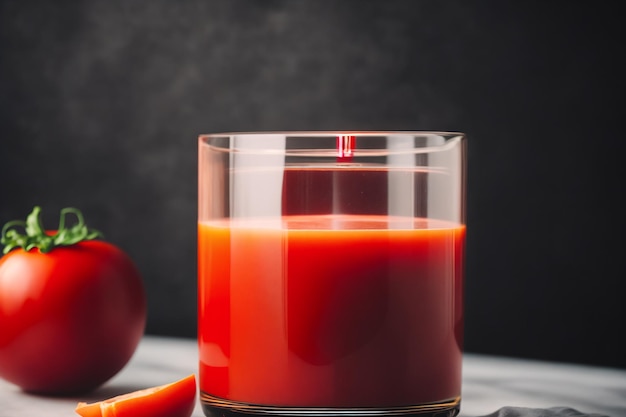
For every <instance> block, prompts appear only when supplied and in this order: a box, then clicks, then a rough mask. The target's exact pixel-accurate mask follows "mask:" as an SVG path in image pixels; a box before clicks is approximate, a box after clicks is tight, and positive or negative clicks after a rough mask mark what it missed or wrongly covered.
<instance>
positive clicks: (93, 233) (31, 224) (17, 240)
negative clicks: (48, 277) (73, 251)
mask: <svg viewBox="0 0 626 417" xmlns="http://www.w3.org/2000/svg"><path fill="white" fill-rule="evenodd" d="M68 214H73V215H74V216H75V217H76V220H77V222H76V224H74V225H73V226H71V227H66V225H65V223H66V217H67V215H68ZM16 227H21V228H23V229H24V233H19V232H18V230H17V229H16ZM97 238H102V233H100V232H99V231H97V230H93V229H89V228H88V227H87V225H86V224H85V220H84V218H83V214H82V213H81V212H80V210H78V209H75V208H73V207H67V208H64V209H63V210H61V218H60V219H59V227H58V228H57V231H56V233H55V234H52V235H50V234H48V233H46V230H45V229H44V227H43V224H42V223H41V207H39V206H35V207H34V208H33V211H32V212H31V213H30V214H29V215H28V217H26V221H25V222H24V221H20V220H14V221H10V222H8V223H6V224H5V225H4V227H3V228H2V237H1V238H0V243H1V244H2V245H4V250H3V253H4V254H7V253H9V252H10V251H12V250H13V249H17V248H22V249H24V250H25V251H29V250H31V249H34V248H38V249H39V251H40V252H41V253H47V252H50V251H51V250H52V249H54V248H56V247H58V246H71V245H75V244H76V243H78V242H82V241H84V240H92V239H97Z"/></svg>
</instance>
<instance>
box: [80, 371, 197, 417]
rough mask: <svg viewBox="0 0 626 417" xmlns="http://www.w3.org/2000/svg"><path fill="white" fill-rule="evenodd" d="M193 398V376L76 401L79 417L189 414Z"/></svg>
mask: <svg viewBox="0 0 626 417" xmlns="http://www.w3.org/2000/svg"><path fill="white" fill-rule="evenodd" d="M195 399H196V378H195V376H194V375H189V376H188V377H186V378H183V379H181V380H178V381H176V382H173V383H171V384H166V385H161V386H158V387H154V388H148V389H145V390H141V391H135V392H132V393H130V394H125V395H120V396H117V397H113V398H111V399H108V400H105V401H100V402H97V403H91V404H87V403H84V402H81V403H78V406H77V407H76V412H77V413H78V414H80V415H81V416H83V417H189V416H190V415H191V413H193V409H194V406H195Z"/></svg>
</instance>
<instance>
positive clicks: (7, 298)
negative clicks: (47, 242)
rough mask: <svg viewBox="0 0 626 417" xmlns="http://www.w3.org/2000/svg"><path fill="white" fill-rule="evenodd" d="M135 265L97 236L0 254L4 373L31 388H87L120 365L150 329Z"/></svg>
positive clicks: (52, 391)
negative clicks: (46, 248) (44, 249)
mask: <svg viewBox="0 0 626 417" xmlns="http://www.w3.org/2000/svg"><path fill="white" fill-rule="evenodd" d="M145 322H146V298H145V292H144V287H143V284H142V280H141V277H140V275H139V272H138V271H137V269H136V267H135V266H134V264H133V263H132V261H131V260H130V258H128V256H127V255H126V254H125V253H124V252H122V251H121V250H120V249H119V248H117V247H116V246H114V245H112V244H110V243H107V242H104V241H99V240H90V241H82V242H79V243H77V244H75V245H72V246H63V247H57V248H55V249H53V250H52V251H50V252H48V253H41V252H39V250H38V249H31V250H30V251H28V252H27V251H24V250H22V249H14V250H12V251H11V252H9V253H8V254H6V255H4V256H3V257H2V258H0V329H1V330H0V377H2V378H4V379H6V380H7V381H9V382H12V383H14V384H16V385H18V386H20V387H21V388H22V389H23V390H25V391H27V392H32V393H39V394H49V395H70V394H78V393H83V392H88V391H91V390H93V389H94V388H96V387H98V386H100V385H101V384H102V383H104V382H105V381H106V380H108V379H110V378H111V377H112V376H113V375H115V374H116V373H117V372H119V370H121V369H122V368H123V367H124V365H126V363H127V362H128V360H129V359H130V358H131V356H132V355H133V353H134V351H135V349H136V347H137V345H138V343H139V341H140V339H141V337H142V335H143V332H144V328H145Z"/></svg>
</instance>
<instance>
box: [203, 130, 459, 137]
mask: <svg viewBox="0 0 626 417" xmlns="http://www.w3.org/2000/svg"><path fill="white" fill-rule="evenodd" d="M269 135H276V136H288V137H318V136H319V137H332V136H362V137H367V136H374V137H380V136H394V135H397V136H443V137H455V136H461V137H467V135H466V134H465V133H463V132H459V131H453V130H450V131H446V130H276V131H273V130H270V131H240V132H238V131H233V132H215V133H201V134H199V135H198V138H200V139H203V138H204V139H208V138H224V137H233V136H250V137H252V136H269Z"/></svg>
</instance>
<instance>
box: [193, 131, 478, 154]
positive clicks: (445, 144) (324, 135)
mask: <svg viewBox="0 0 626 417" xmlns="http://www.w3.org/2000/svg"><path fill="white" fill-rule="evenodd" d="M271 136H275V137H283V138H285V139H289V140H298V139H307V138H309V139H315V138H319V139H331V138H337V140H339V139H340V138H350V137H352V138H354V139H355V141H356V143H358V141H359V139H364V140H367V139H368V138H372V139H375V138H376V139H382V138H390V137H394V136H395V137H402V138H413V139H417V138H440V139H442V140H443V141H442V142H441V143H436V144H433V143H425V144H422V145H416V144H415V143H414V144H413V145H409V146H402V147H398V148H393V147H388V146H379V147H375V148H369V147H359V146H358V145H356V146H355V145H354V142H352V144H351V145H350V146H351V149H350V152H351V155H352V156H354V157H366V156H369V157H377V156H386V155H406V154H426V153H435V152H442V151H447V150H450V149H452V148H454V147H456V146H458V145H460V143H461V142H464V141H465V140H466V139H467V136H466V135H465V134H464V133H462V132H446V131H418V130H415V131H383V130H381V131H346V130H337V131H275V132H230V133H210V134H201V135H199V136H198V142H199V145H200V147H206V148H209V149H212V150H213V151H216V152H226V153H240V154H262V155H289V156H293V157H332V156H337V153H338V152H341V151H342V150H341V149H338V148H337V146H339V144H338V145H337V146H320V147H315V146H309V147H307V148H299V149H291V148H289V149H287V148H285V147H284V146H280V145H277V146H274V147H272V146H268V147H265V148H259V147H258V146H247V145H249V144H251V143H252V142H249V143H248V144H247V145H244V146H236V147H227V146H226V147H225V146H219V145H216V144H215V143H211V142H213V141H214V140H220V139H221V140H228V141H229V142H230V141H232V140H233V139H235V138H241V139H249V140H253V139H254V138H263V137H265V138H267V137H271Z"/></svg>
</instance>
